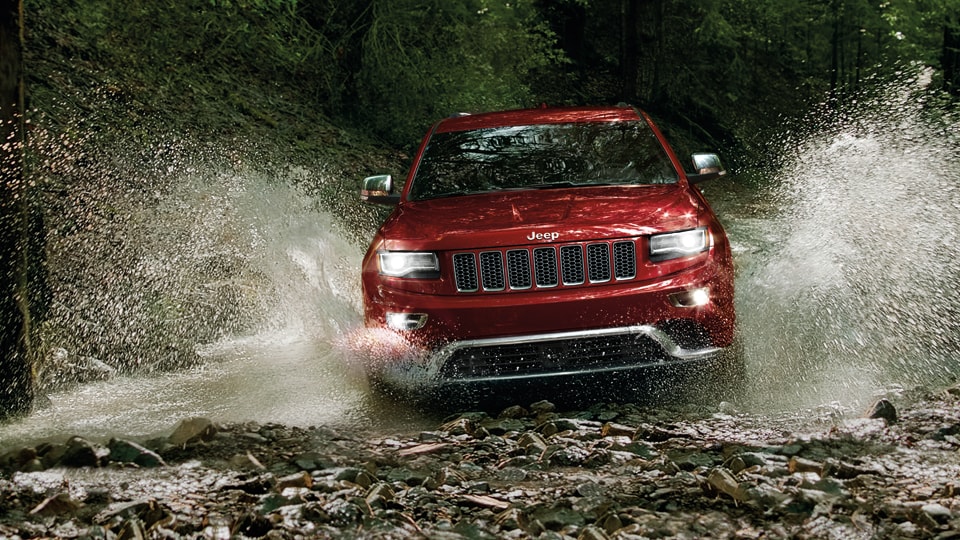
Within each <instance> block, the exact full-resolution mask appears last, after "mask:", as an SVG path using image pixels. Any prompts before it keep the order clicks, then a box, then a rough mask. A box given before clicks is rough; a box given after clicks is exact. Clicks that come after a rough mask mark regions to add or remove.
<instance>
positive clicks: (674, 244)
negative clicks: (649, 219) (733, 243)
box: [650, 227, 710, 261]
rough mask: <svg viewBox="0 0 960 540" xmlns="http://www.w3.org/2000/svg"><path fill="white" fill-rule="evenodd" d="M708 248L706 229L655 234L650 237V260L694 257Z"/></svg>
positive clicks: (708, 241) (708, 237) (708, 240)
mask: <svg viewBox="0 0 960 540" xmlns="http://www.w3.org/2000/svg"><path fill="white" fill-rule="evenodd" d="M709 247H710V235H709V234H708V233H707V228H706V227H700V228H699V229H691V230H689V231H680V232H672V233H666V234H655V235H653V236H651V237H650V260H651V261H666V260H669V259H677V258H679V257H686V256H688V255H694V254H696V253H700V252H701V251H706V250H707V248H709Z"/></svg>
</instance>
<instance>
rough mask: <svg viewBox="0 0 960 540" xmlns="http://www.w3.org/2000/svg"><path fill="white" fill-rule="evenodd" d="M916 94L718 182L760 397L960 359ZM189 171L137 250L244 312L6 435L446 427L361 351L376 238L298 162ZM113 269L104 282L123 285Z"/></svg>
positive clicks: (952, 148)
mask: <svg viewBox="0 0 960 540" xmlns="http://www.w3.org/2000/svg"><path fill="white" fill-rule="evenodd" d="M910 96H911V94H910V93H909V92H908V91H906V90H898V89H894V90H892V91H891V92H890V93H889V95H888V96H886V97H885V98H884V100H883V101H882V102H879V103H872V104H869V106H865V107H864V108H863V109H862V110H860V111H857V112H854V113H850V114H848V115H847V116H844V117H842V118H839V119H837V120H834V121H830V122H824V123H823V125H822V129H819V130H818V129H812V130H810V132H811V133H812V135H807V136H805V137H803V138H797V137H784V139H783V141H781V143H780V144H781V145H782V156H781V160H780V161H781V163H780V165H781V167H779V168H778V169H777V171H776V172H775V173H770V174H769V175H768V176H767V177H766V178H764V179H763V181H762V182H760V184H761V185H763V186H764V187H763V188H762V189H758V188H756V187H753V186H754V183H748V182H746V181H745V178H746V176H747V175H744V176H742V177H741V178H728V179H724V180H719V181H716V182H714V183H712V184H707V185H706V186H705V187H704V190H705V192H706V194H707V197H708V199H709V200H710V201H711V202H712V204H713V205H714V206H715V208H716V210H717V211H718V213H719V215H720V217H721V221H723V222H724V224H725V226H726V227H727V229H728V234H729V236H730V238H731V241H732V245H733V249H734V255H735V260H736V265H737V284H736V285H737V308H738V317H739V325H740V332H741V335H742V338H743V340H744V345H745V353H746V360H747V368H748V376H749V378H750V381H749V392H748V395H747V397H746V398H745V400H744V401H743V403H741V404H740V405H741V406H742V407H744V408H745V409H746V410H749V411H754V412H763V413H766V412H786V413H788V414H793V413H792V412H795V411H803V410H807V409H815V408H817V407H821V406H827V407H831V408H833V409H834V410H847V411H851V410H853V411H855V410H862V409H863V408H865V407H866V406H868V404H869V403H870V402H871V401H873V400H874V399H876V398H877V397H878V396H881V395H891V394H896V393H897V392H899V391H900V390H901V389H902V388H907V387H916V386H920V387H932V386H936V385H939V384H941V383H943V382H944V381H946V380H949V379H950V378H951V377H954V376H956V374H957V373H958V372H960V316H958V315H960V292H958V289H957V287H956V286H955V283H956V282H957V281H958V280H960V242H958V241H957V240H958V239H957V236H958V235H960V169H957V167H956V163H957V162H958V159H957V158H958V157H960V150H958V149H960V142H958V136H957V133H960V128H958V125H957V123H956V122H952V123H951V120H950V119H943V118H938V119H935V120H931V119H924V117H923V114H922V110H921V108H920V105H918V104H917V102H916V100H914V99H913V98H911V97H910ZM178 174H179V173H178ZM182 174H183V181H182V183H181V184H180V185H178V186H174V188H173V189H171V190H169V191H168V193H166V195H165V198H164V199H163V200H162V201H161V203H160V204H158V205H156V211H155V212H154V213H153V214H149V212H148V211H146V210H144V209H143V208H141V209H140V210H138V212H139V213H138V214H136V215H135V217H136V218H137V219H136V220H135V221H134V222H132V223H131V225H130V227H129V228H128V229H127V230H125V231H123V233H124V234H125V235H127V237H133V238H137V239H138V242H140V243H141V244H143V249H142V250H140V251H138V253H143V254H145V255H142V256H141V258H140V259H138V260H136V261H133V262H131V263H130V264H134V265H139V266H138V268H147V269H152V270H151V271H153V272H154V274H156V275H162V276H169V277H170V279H172V282H171V283H173V285H168V286H165V288H163V289H162V291H163V293H164V294H167V295H172V294H173V293H172V292H171V291H177V290H183V291H184V292H185V293H189V295H187V294H185V297H187V296H189V297H190V298H194V297H198V296H199V297H201V298H200V300H199V301H197V303H196V304H195V305H197V306H200V307H201V308H203V309H206V310H208V312H210V313H213V314H217V313H218V312H219V311H226V310H227V308H226V307H223V306H219V305H209V304H210V303H211V302H215V299H216V298H217V296H216V295H210V296H204V295H203V294H202V293H204V291H209V290H213V289H217V288H220V289H223V288H224V287H226V286H229V287H230V288H229V291H232V294H236V292H237V291H241V292H242V295H243V298H242V301H240V302H235V303H234V304H231V305H230V306H229V308H230V310H234V309H236V306H237V305H240V306H243V309H244V310H246V312H245V313H244V315H245V320H244V321H243V324H236V325H235V327H243V328H245V329H246V330H245V331H243V332H233V333H229V334H227V335H225V336H224V337H221V338H218V339H215V340H212V342H210V343H205V344H200V345H198V346H197V347H196V349H197V352H198V353H199V355H200V356H201V358H202V359H203V360H204V361H203V363H202V365H200V366H198V367H192V368H188V369H186V370H183V371H177V372H170V373H155V374H152V375H147V376H136V377H134V376H120V377H117V378H114V379H113V380H110V381H105V382H97V383H91V384H84V385H81V386H79V387H75V388H73V389H70V390H64V391H59V392H56V393H53V394H51V395H49V396H48V397H49V404H48V405H46V406H42V407H38V409H37V411H36V412H34V413H33V414H32V415H30V416H29V417H27V418H24V419H22V420H19V421H16V422H12V423H9V424H7V425H4V426H0V448H4V447H8V446H14V445H16V444H19V443H21V442H25V441H31V440H41V439H58V440H62V439H65V438H67V437H69V436H71V435H74V434H82V435H86V436H90V437H102V438H107V437H110V436H117V435H120V436H128V437H134V438H149V437H152V436H155V435H162V434H165V433H169V432H170V431H171V430H172V428H173V427H174V426H175V425H176V423H177V422H179V421H180V420H181V419H183V418H187V417H191V416H206V417H210V418H212V419H214V420H217V421H248V420H249V421H256V422H261V423H267V422H277V423H284V424H290V425H298V426H310V425H328V426H331V427H336V428H341V429H345V430H352V431H377V432H381V433H383V432H405V431H410V430H416V429H429V428H432V427H435V426H436V418H430V417H428V416H427V415H424V414H422V413H421V412H418V411H416V410H415V409H414V408H412V407H410V406H408V405H406V404H404V403H402V402H397V401H394V400H391V399H388V398H384V397H382V396H378V395H377V394H376V393H372V392H371V391H370V389H369V387H368V385H367V382H366V380H365V377H364V376H363V374H362V372H361V370H360V369H359V368H358V367H357V366H356V365H355V362H354V361H353V360H351V358H352V355H351V354H350V351H349V349H350V347H349V343H348V342H349V340H350V339H351V337H350V336H351V335H352V334H354V332H355V331H356V330H357V329H359V328H360V326H361V315H360V310H361V308H360V291H359V283H358V281H359V280H358V269H359V265H360V258H361V256H362V250H363V247H362V246H359V245H357V244H355V243H352V242H350V241H347V240H346V237H347V236H349V235H348V234H346V233H345V232H344V231H342V230H340V229H339V227H338V225H337V224H336V220H334V219H333V218H332V217H331V216H330V214H329V212H327V211H326V210H324V209H322V208H318V207H317V204H316V200H315V198H313V197H311V196H307V195H305V194H304V193H303V192H302V191H301V190H300V189H299V188H298V187H296V182H292V181H290V178H288V176H289V171H288V172H287V173H284V174H280V175H278V177H267V176H265V175H263V174H253V173H245V172H243V171H239V172H237V171H233V172H229V173H217V174H207V175H203V174H197V173H195V172H193V173H192V172H190V171H189V170H185V171H184V172H183V173H182ZM296 174H298V175H301V176H303V175H304V174H307V173H305V172H304V171H299V172H297V173H296ZM748 174H749V175H750V176H757V175H763V174H765V173H764V172H763V171H761V170H754V171H748ZM328 180H329V179H328ZM348 184H349V182H348ZM114 234H115V233H114ZM103 241H104V242H110V241H111V239H109V238H105V239H104V240H103ZM91 252H92V253H101V252H100V251H98V250H96V249H91ZM211 253H214V254H217V255H218V256H219V257H220V258H219V259H218V260H220V261H227V262H229V263H230V264H231V265H236V264H241V265H242V269H241V270H240V271H237V272H236V273H235V275H233V276H231V278H230V279H229V280H223V279H222V277H223V276H221V275H214V274H215V273H212V272H211V271H209V267H208V266H205V265H206V264H207V263H206V261H207V260H208V259H209V258H210V254H211ZM198 261H202V262H203V265H201V264H199V263H198ZM226 266H228V267H230V265H226ZM196 268H204V269H206V270H205V272H203V273H201V272H198V271H196ZM154 274H151V275H154ZM225 283H226V285H225ZM108 285H109V284H104V283H102V282H101V283H98V284H96V285H95V286H91V289H93V290H96V291H98V292H96V293H93V292H91V295H93V294H99V295H102V296H103V297H104V298H121V297H122V294H120V293H118V292H117V291H112V290H109V287H108ZM104 287H107V290H104ZM191 295H192V296H191ZM212 299H213V300H212ZM179 300H182V299H178V301H179ZM107 305H109V306H110V307H111V308H112V307H113V306H114V304H107ZM117 311H119V312H120V313H121V314H123V313H124V309H123V306H122V305H120V308H119V309H118V310H117ZM126 312H127V313H129V312H130V310H129V309H127V310H126ZM232 316H233V315H231V317H232ZM231 320H232V319H231ZM188 322H189V321H188ZM234 322H235V321H234ZM122 326H123V325H122V324H118V325H114V327H122ZM130 331H131V332H139V331H141V330H140V329H137V328H133V329H131V330H130ZM81 353H82V352H81ZM791 411H792V412H791Z"/></svg>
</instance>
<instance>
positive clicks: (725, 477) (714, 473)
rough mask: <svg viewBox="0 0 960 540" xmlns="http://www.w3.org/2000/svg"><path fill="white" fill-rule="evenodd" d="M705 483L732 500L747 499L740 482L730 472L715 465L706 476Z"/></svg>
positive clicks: (741, 500)
mask: <svg viewBox="0 0 960 540" xmlns="http://www.w3.org/2000/svg"><path fill="white" fill-rule="evenodd" d="M707 483H708V484H709V485H710V486H711V487H713V488H714V489H715V490H717V491H719V492H720V493H724V494H726V495H728V496H730V497H731V498H732V499H733V500H735V501H738V502H744V501H747V500H749V498H750V497H749V495H748V494H747V492H746V490H745V489H744V488H743V487H741V485H740V482H737V479H736V478H734V477H733V475H732V474H730V472H729V471H727V470H726V469H723V468H721V467H715V468H714V469H712V470H711V471H710V474H709V475H708V476H707Z"/></svg>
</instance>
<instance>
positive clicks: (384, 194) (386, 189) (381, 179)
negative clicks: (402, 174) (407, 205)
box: [360, 174, 400, 205]
mask: <svg viewBox="0 0 960 540" xmlns="http://www.w3.org/2000/svg"><path fill="white" fill-rule="evenodd" d="M360 200H361V201H363V202H367V203H371V204H387V205H393V204H397V203H398V202H400V195H395V194H394V193H393V177H392V176H390V175H389V174H378V175H377V176H368V177H367V178H364V179H363V185H362V187H361V188H360Z"/></svg>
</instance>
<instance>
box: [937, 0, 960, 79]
mask: <svg viewBox="0 0 960 540" xmlns="http://www.w3.org/2000/svg"><path fill="white" fill-rule="evenodd" d="M940 61H941V63H942V65H943V82H944V87H945V88H946V90H947V91H948V92H950V93H951V94H953V95H954V96H958V97H960V16H958V15H957V14H956V13H950V14H948V15H947V20H946V22H945V23H944V25H943V52H942V53H941V59H940Z"/></svg>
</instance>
